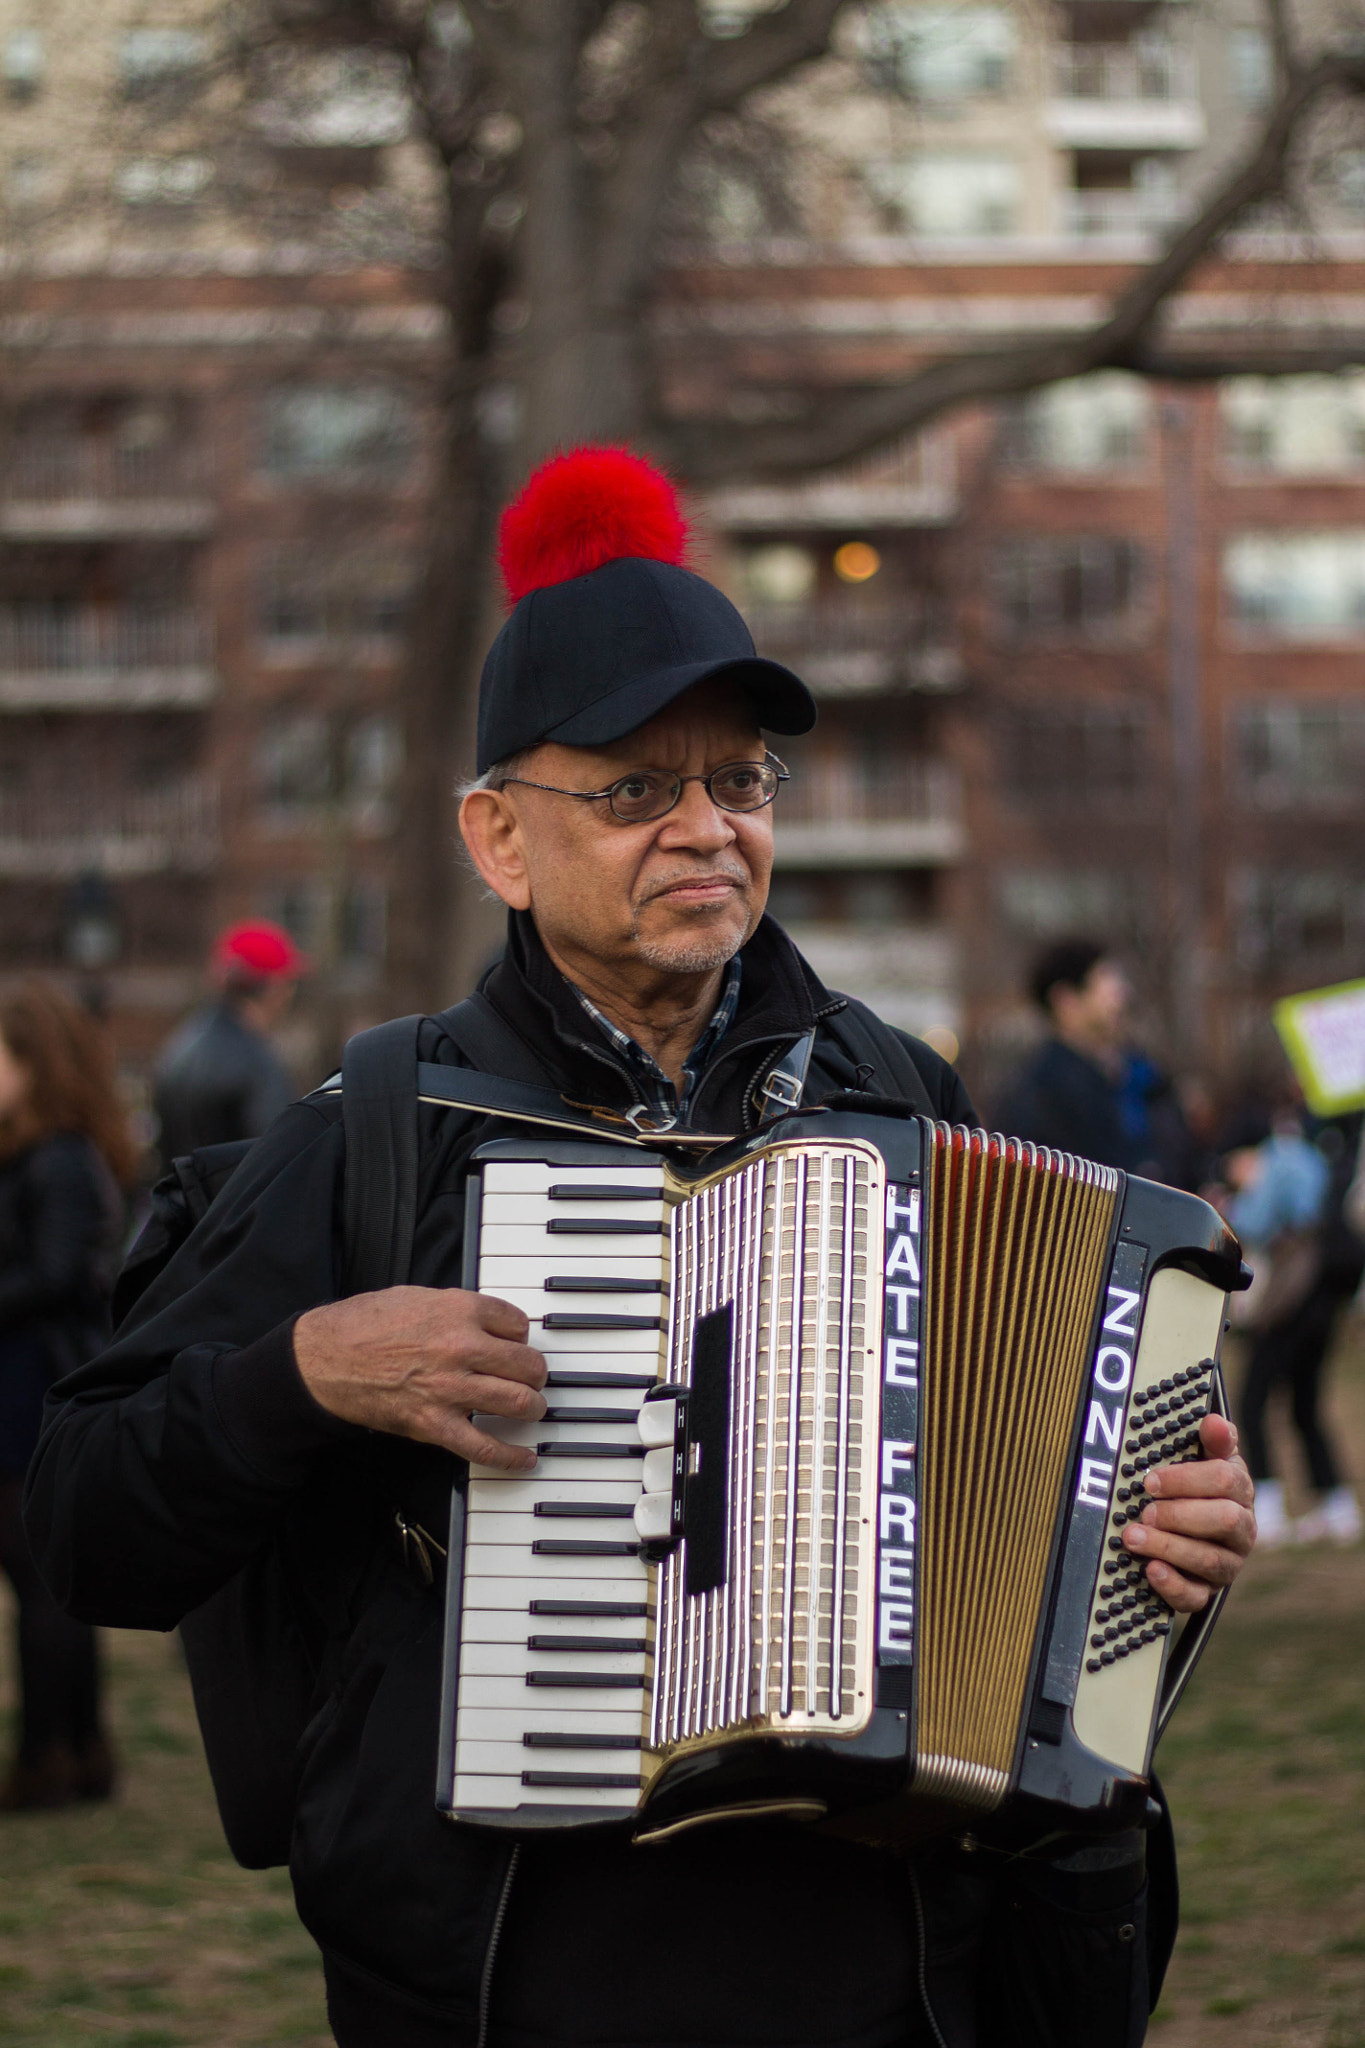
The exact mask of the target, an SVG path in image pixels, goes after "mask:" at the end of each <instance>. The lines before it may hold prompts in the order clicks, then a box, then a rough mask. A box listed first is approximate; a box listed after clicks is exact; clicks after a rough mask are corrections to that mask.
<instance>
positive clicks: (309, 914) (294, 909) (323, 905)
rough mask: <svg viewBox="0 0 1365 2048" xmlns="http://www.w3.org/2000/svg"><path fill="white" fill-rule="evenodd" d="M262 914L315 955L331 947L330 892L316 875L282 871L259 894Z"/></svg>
mask: <svg viewBox="0 0 1365 2048" xmlns="http://www.w3.org/2000/svg"><path fill="white" fill-rule="evenodd" d="M260 909H261V915H262V916H263V917H268V918H269V919H270V920H271V922H272V923H274V924H282V925H283V926H284V928H285V930H286V931H287V932H288V933H289V936H290V938H292V939H293V940H294V942H295V944H296V945H299V946H302V948H303V950H304V952H305V953H309V954H311V955H312V957H313V958H314V959H315V960H317V959H326V958H327V956H328V954H329V953H330V951H331V944H330V938H331V923H332V892H331V890H330V888H329V887H328V885H327V883H326V882H325V881H323V880H322V879H321V878H320V877H318V876H315V875H285V876H283V877H281V879H280V880H279V881H277V882H276V883H275V884H274V886H273V887H272V888H269V889H267V890H265V891H264V892H263V894H262V896H261V898H260Z"/></svg>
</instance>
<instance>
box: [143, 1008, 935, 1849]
mask: <svg viewBox="0 0 1365 2048" xmlns="http://www.w3.org/2000/svg"><path fill="white" fill-rule="evenodd" d="M424 1022H425V1019H424V1018H422V1017H420V1016H412V1017H398V1018H395V1019H393V1020H392V1021H391V1022H389V1023H387V1024H380V1025H376V1026H375V1027H374V1028H373V1029H372V1030H369V1031H363V1032H360V1033H358V1034H357V1036H356V1037H354V1038H352V1039H351V1040H350V1041H349V1042H348V1044H347V1046H346V1049H345V1052H344V1054H343V1058H342V1069H341V1076H340V1082H341V1091H340V1092H341V1108H342V1121H343V1128H344V1130H345V1138H346V1169H345V1182H344V1196H343V1200H344V1246H345V1275H346V1289H345V1291H346V1292H347V1293H348V1294H362V1293H366V1292H368V1291H369V1290H371V1289H375V1288H381V1287H393V1286H398V1285H401V1284H402V1283H403V1282H404V1281H406V1279H407V1277H408V1273H409V1269H410V1265H411V1259H412V1239H413V1231H414V1228H415V1225H416V1208H417V1103H418V1097H419V1093H420V1094H422V1095H423V1096H430V1095H435V1096H437V1097H439V1098H440V1099H442V1100H444V1101H446V1102H449V1103H450V1104H451V1105H452V1106H456V1107H463V1108H467V1109H472V1110H476V1111H478V1112H480V1113H482V1114H494V1115H503V1116H509V1117H513V1118H515V1117H517V1116H521V1117H530V1118H533V1119H534V1120H535V1121H536V1122H537V1123H540V1124H545V1123H554V1124H558V1125H560V1126H561V1127H562V1128H565V1129H568V1130H576V1131H580V1132H590V1133H591V1135H593V1136H595V1137H597V1138H603V1137H610V1136H611V1135H612V1134H611V1133H610V1132H609V1131H606V1130H604V1129H603V1128H602V1126H601V1124H600V1123H599V1124H594V1123H593V1121H592V1119H591V1117H590V1116H586V1115H584V1114H582V1113H580V1112H576V1111H575V1110H574V1109H573V1108H572V1107H571V1106H570V1105H567V1104H566V1103H565V1102H564V1099H563V1097H562V1096H560V1095H559V1094H558V1092H557V1091H555V1090H554V1089H552V1088H548V1087H546V1086H545V1085H544V1081H545V1079H546V1078H547V1077H546V1075H545V1071H544V1069H543V1068H542V1067H541V1066H540V1063H539V1062H538V1061H537V1060H536V1059H535V1057H534V1055H533V1054H532V1053H531V1051H530V1048H529V1047H526V1046H523V1045H522V1044H521V1042H520V1041H519V1040H514V1039H512V1037H511V1035H510V1034H509V1033H508V1031H507V1030H506V1028H505V1027H504V1026H503V1025H502V1023H501V1021H500V1020H499V1019H498V1017H497V1014H496V1012H495V1011H494V1010H493V1008H492V1006H491V1004H489V1003H488V1002H487V1000H486V998H484V997H483V996H479V995H475V996H470V997H468V998H467V999H466V1000H465V1001H464V1002H463V1003H460V1004H459V1005H458V1006H457V1007H456V1008H455V1009H454V1010H453V1011H450V1012H447V1013H446V1014H445V1015H444V1016H443V1017H442V1019H441V1023H442V1026H443V1028H444V1029H445V1031H446V1032H447V1034H448V1035H449V1036H450V1037H451V1038H452V1039H453V1040H454V1041H455V1043H456V1044H457V1045H458V1046H459V1047H460V1049H461V1051H462V1052H463V1053H464V1055H465V1057H466V1058H467V1059H469V1060H471V1061H472V1062H473V1065H472V1066H471V1067H470V1068H455V1067H446V1066H434V1065H426V1064H421V1065H419V1063H418V1034H419V1032H420V1029H421V1026H422V1024H423V1023H424ZM826 1028H827V1029H828V1030H829V1032H830V1033H831V1035H832V1036H833V1037H834V1038H835V1040H836V1042H837V1045H838V1049H839V1053H840V1055H841V1057H842V1060H843V1061H845V1062H846V1063H847V1067H848V1074H847V1079H848V1081H849V1083H850V1084H851V1088H850V1090H849V1092H845V1093H841V1094H838V1095H836V1096H835V1097H834V1100H833V1103H832V1104H831V1106H832V1107H843V1106H846V1107H849V1108H854V1107H857V1108H875V1109H877V1110H879V1111H880V1112H881V1113H882V1114H883V1115H885V1114H888V1113H890V1114H895V1113H897V1112H899V1113H901V1114H906V1113H911V1112H913V1113H918V1114H921V1115H930V1116H931V1115H932V1114H933V1109H932V1106H931V1104H930V1101H929V1097H928V1092H927V1090H926V1088H925V1085H924V1082H923V1079H922V1078H921V1076H920V1073H919V1070H918V1068H917V1067H916V1066H915V1063H914V1061H913V1060H912V1058H911V1057H910V1054H909V1051H908V1050H907V1048H906V1047H905V1045H904V1044H903V1043H902V1041H901V1040H900V1039H899V1038H898V1037H897V1036H896V1035H895V1033H893V1032H892V1031H890V1030H889V1029H888V1028H887V1027H886V1026H885V1025H884V1024H882V1023H881V1021H880V1019H878V1018H876V1017H875V1016H874V1015H873V1013H872V1012H871V1011H869V1010H866V1009H864V1007H863V1006H862V1005H861V1004H854V1003H850V1004H849V1006H848V1008H847V1009H846V1010H843V1011H839V1012H836V1013H835V1014H834V1015H833V1016H831V1017H830V1018H828V1019H827V1020H826ZM509 1069H511V1070H512V1071H508V1070H509ZM873 1080H877V1081H880V1082H881V1083H882V1084H883V1088H882V1089H881V1090H880V1091H879V1092H878V1093H877V1094H876V1095H875V1096H874V1095H872V1094H869V1093H868V1092H867V1090H868V1087H869V1085H870V1083H871V1081H873ZM333 1086H334V1084H333V1083H327V1084H325V1089H330V1088H332V1087H333ZM633 1135H634V1134H632V1136H633ZM254 1144H255V1140H254V1139H243V1140H240V1141H238V1142H236V1143H233V1144H226V1145H209V1146H204V1147H203V1148H201V1149H200V1150H199V1151H197V1152H192V1153H190V1154H189V1155H188V1156H187V1157H185V1158H183V1159H177V1160H175V1161H174V1163H173V1166H172V1170H171V1172H170V1173H169V1174H167V1175H166V1176H165V1178H164V1179H163V1180H161V1181H159V1182H158V1183H157V1185H156V1187H155V1189H154V1190H153V1193H152V1215H151V1218H150V1219H149V1221H148V1223H147V1225H146V1227H145V1228H144V1230H143V1231H142V1233H141V1235H140V1236H139V1238H138V1240H137V1243H136V1244H135V1245H134V1246H133V1248H132V1250H131V1252H130V1253H129V1255H128V1258H127V1260H126V1261H125V1263H124V1267H123V1270H122V1272H121V1273H120V1275H119V1278H118V1281H117V1283H116V1286H115V1290H114V1304H113V1305H114V1317H115V1321H116V1323H117V1322H121V1321H122V1320H123V1318H124V1317H125V1316H126V1315H127V1314H128V1312H129V1310H130V1309H131V1308H132V1307H133V1304H134V1303H135V1302H136V1301H137V1300H138V1298H139V1297H140V1296H141V1294H142V1293H143V1292H144V1291H145V1289H146V1288H147V1287H148V1286H149V1285H150V1283H151V1282H152V1281H153V1280H154V1279H155V1278H156V1277H157V1275H158V1274H159V1273H160V1272H161V1271H162V1270H163V1269H164V1268H165V1267H166V1266H167V1265H168V1264H169V1262H170V1260H171V1258H172V1257H173V1256H174V1254H175V1253H176V1252H177V1251H178V1250H179V1248H180V1246H181V1245H182V1244H184V1242H185V1241H186V1239H187V1238H188V1237H189V1235H190V1233H191V1232H192V1231H193V1230H194V1228H195V1227H196V1225H197V1224H198V1223H200V1222H201V1221H202V1219H203V1218H204V1216H206V1215H207V1213H208V1211H209V1209H210V1208H211V1206H212V1205H213V1203H214V1202H215V1201H216V1200H217V1198H218V1196H219V1195H220V1194H221V1193H222V1191H223V1189H224V1188H225V1187H226V1186H227V1184H228V1182H229V1181H230V1180H231V1178H232V1176H233V1174H234V1173H235V1172H236V1171H237V1169H238V1167H239V1166H240V1165H241V1164H242V1162H243V1160H244V1159H245V1158H246V1157H247V1155H248V1153H249V1152H250V1151H251V1150H252V1148H253V1145H254ZM385 1450H386V1446H384V1445H383V1444H380V1443H378V1442H377V1444H376V1453H375V1454H376V1458H377V1459H378V1460H379V1461H380V1463H381V1464H382V1465H383V1466H384V1467H385V1469H386V1476H388V1475H392V1474H393V1472H394V1469H395V1465H396V1460H395V1459H393V1458H391V1457H389V1458H386V1457H385ZM391 1490H393V1491H395V1493H396V1492H397V1491H398V1488H397V1486H394V1487H393V1488H392V1489H391ZM394 1507H395V1512H396V1514H397V1515H398V1516H399V1526H400V1527H401V1526H403V1524H402V1503H401V1501H400V1500H398V1499H397V1498H396V1499H395V1502H394ZM420 1533H423V1532H419V1534H420ZM420 1554H421V1555H422V1556H423V1557H425V1555H426V1553H425V1550H424V1549H421V1551H420ZM336 1620H337V1625H338V1628H339V1629H343V1630H344V1616H342V1615H341V1614H338V1616H337V1617H336ZM180 1636H181V1641H182V1643H183V1644H184V1650H185V1662H186V1664H187V1666H188V1668H189V1674H190V1684H191V1687H192V1689H193V1693H194V1705H195V1712H196V1714H197V1715H198V1719H199V1727H200V1731H201V1733H202V1736H203V1741H204V1753H205V1756H206V1757H207V1759H208V1766H209V1775H210V1777H211V1778H212V1780H213V1790H214V1796H215V1798H216V1800H217V1802H218V1812H219V1815H220V1817H221V1819H222V1823H223V1832H224V1834H225V1835H226V1837H227V1843H228V1847H229V1848H230V1849H231V1851H232V1854H233V1855H234V1856H235V1857H236V1859H237V1861H238V1862H239V1863H241V1864H243V1865H245V1866H246V1868H247V1869H250V1870H263V1869H266V1868H269V1867H270V1866H272V1865H274V1864H281V1863H287V1862H288V1860H289V1848H290V1837H291V1834H292V1829H293V1816H294V1797H295V1780H296V1771H297V1758H298V1748H299V1742H300V1739H301V1737H302V1736H303V1733H304V1731H305V1729H306V1728H307V1726H308V1723H309V1720H310V1719H311V1717H312V1715H313V1713H314V1711H315V1710H316V1708H317V1706H318V1704H319V1701H318V1692H319V1680H320V1675H321V1673H320V1667H319V1664H318V1660H317V1657H316V1656H315V1654H314V1653H313V1651H312V1650H311V1649H310V1647H309V1642H308V1639H307V1637H306V1635H305V1632H304V1630H303V1629H302V1628H301V1627H300V1625H299V1620H298V1617H297V1615H296V1613H295V1611H294V1608H293V1604H292V1601H291V1599H290V1594H289V1588H288V1584H287V1581H286V1578H285V1574H284V1572H283V1570H282V1568H281V1564H280V1560H279V1557H278V1555H277V1554H276V1552H275V1550H274V1548H273V1546H269V1545H268V1546H266V1548H264V1549H263V1550H261V1551H260V1552H259V1553H258V1554H257V1555H256V1557H254V1558H253V1559H252V1561H251V1562H250V1563H249V1564H248V1565H246V1566H244V1567H243V1569H242V1570H241V1571H239V1572H237V1573H236V1574H235V1576H234V1577H233V1578H231V1579H229V1580H228V1582H227V1584H226V1585H224V1586H221V1587H220V1588H219V1589H218V1591H217V1592H216V1593H214V1594H213V1595H212V1596H211V1597H210V1598H209V1599H208V1600H206V1601H205V1602H204V1603H203V1605H202V1606H200V1607H197V1608H195V1609H194V1610H193V1611H192V1612H191V1613H189V1614H187V1615H186V1616H185V1618H184V1620H183V1621H182V1622H181V1624H180Z"/></svg>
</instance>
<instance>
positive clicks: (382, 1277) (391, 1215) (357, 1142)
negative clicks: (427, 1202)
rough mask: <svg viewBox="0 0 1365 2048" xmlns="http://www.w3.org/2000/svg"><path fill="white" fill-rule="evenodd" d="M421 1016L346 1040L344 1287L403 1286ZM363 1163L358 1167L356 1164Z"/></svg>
mask: <svg viewBox="0 0 1365 2048" xmlns="http://www.w3.org/2000/svg"><path fill="white" fill-rule="evenodd" d="M425 1021H426V1019H425V1018H424V1017H422V1016H420V1015H415V1016H411V1017H394V1018H391V1019H390V1021H389V1022H388V1023H387V1024H376V1025H375V1026H374V1027H373V1029H372V1030H369V1031H358V1032H357V1033H356V1035H355V1037H354V1038H350V1039H348V1040H347V1041H346V1047H345V1050H344V1051H343V1053H342V1056H341V1080H342V1087H341V1114H342V1123H343V1127H344V1129H345V1132H346V1172H345V1177H344V1182H343V1213H344V1224H343V1235H344V1243H345V1257H346V1287H347V1291H348V1293H351V1294H367V1293H369V1292H370V1291H371V1290H372V1289H375V1288H379V1287H396V1286H401V1285H402V1283H403V1282H404V1281H405V1280H406V1279H407V1277H408V1272H409V1269H410V1267H411V1264H412V1238H413V1232H414V1230H415V1229H416V1226H417V1034H418V1032H419V1031H420V1029H421V1027H422V1025H423V1024H424V1023H425ZM362 1162H363V1165H362Z"/></svg>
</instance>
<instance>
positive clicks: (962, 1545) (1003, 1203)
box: [916, 1125, 1119, 1806]
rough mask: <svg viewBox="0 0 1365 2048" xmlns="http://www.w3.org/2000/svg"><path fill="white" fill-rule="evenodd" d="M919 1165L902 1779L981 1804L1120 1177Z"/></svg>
mask: <svg viewBox="0 0 1365 2048" xmlns="http://www.w3.org/2000/svg"><path fill="white" fill-rule="evenodd" d="M928 1167H929V1170H928V1174H927V1181H928V1188H927V1197H928V1200H927V1207H928V1225H927V1230H926V1239H927V1242H928V1245H929V1246H930V1248H931V1250H930V1254H929V1266H930V1270H929V1273H928V1274H927V1275H926V1316H925V1325H926V1327H925V1332H924V1341H923V1354H924V1369H923V1374H922V1379H921V1387H922V1392H921V1402H922V1407H921V1420H920V1480H919V1487H920V1491H919V1516H920V1528H919V1547H920V1554H921V1558H922V1566H921V1576H920V1594H919V1598H920V1621H919V1657H920V1663H919V1701H918V1727H917V1733H916V1748H917V1751H918V1759H917V1762H918V1768H917V1773H916V1775H917V1781H918V1782H919V1784H920V1786H921V1788H922V1789H923V1790H924V1791H925V1792H926V1793H939V1794H941V1795H942V1796H944V1797H948V1798H953V1799H955V1800H958V1801H961V1802H962V1803H963V1804H972V1805H976V1804H980V1805H982V1806H993V1805H995V1804H996V1803H997V1801H998V1800H999V1799H1000V1797H1001V1796H1002V1795H1003V1793H1004V1791H1005V1787H1006V1785H1007V1783H1008V1779H1009V1773H1010V1767H1011V1764H1012V1763H1013V1760H1014V1752H1015V1745H1016V1740H1017V1737H1018V1732H1019V1726H1020V1720H1021V1716H1022V1712H1023V1704H1024V1695H1025V1692H1026V1689H1027V1686H1028V1681H1029V1675H1030V1671H1031V1667H1032V1661H1033V1649H1034V1641H1035V1637H1036V1634H1037V1617H1038V1614H1039V1610H1040V1607H1041V1605H1042V1599H1043V1589H1044V1582H1045V1579H1046V1576H1047V1569H1048V1564H1049V1561H1050V1558H1051V1552H1052V1542H1053V1534H1054V1531H1055V1529H1056V1527H1057V1523H1058V1519H1059V1516H1060V1513H1061V1507H1062V1501H1063V1498H1064V1490H1065V1485H1066V1480H1067V1476H1068V1466H1069V1463H1070V1457H1071V1444H1072V1432H1073V1426H1074V1423H1075V1418H1076V1412H1077V1408H1078V1406H1079V1404H1080V1398H1081V1391H1082V1386H1083V1383H1084V1379H1085V1373H1086V1367H1087V1365H1088V1363H1089V1357H1088V1340H1089V1338H1090V1332H1091V1328H1092V1326H1093V1323H1094V1318H1095V1310H1096V1306H1097V1304H1098V1302H1099V1297H1100V1290H1101V1288H1102V1286H1103V1284H1104V1272H1105V1254H1106V1252H1107V1250H1108V1246H1109V1237H1110V1232H1111V1228H1112V1224H1113V1217H1114V1211H1115V1208H1116V1206H1117V1203H1118V1189H1119V1177H1118V1175H1117V1174H1116V1173H1115V1172H1114V1171H1113V1170H1112V1169H1111V1168H1109V1167H1104V1166H1093V1165H1090V1164H1089V1163H1088V1162H1084V1161H1080V1160H1075V1159H1069V1158H1065V1157H1063V1156H1060V1155H1053V1156H1051V1157H1049V1155H1047V1154H1046V1153H1045V1154H1043V1155H1042V1157H1041V1159H1040V1158H1039V1155H1038V1154H1037V1153H1036V1152H1035V1150H1034V1148H1033V1147H1032V1146H1025V1145H1022V1144H1020V1143H1019V1142H1018V1141H1017V1140H1004V1139H1001V1138H997V1137H989V1138H988V1137H987V1136H986V1134H985V1132H984V1131H970V1132H968V1131H963V1130H948V1129H946V1128H944V1127H943V1126H942V1125H940V1126H938V1127H937V1128H936V1129H935V1131H934V1134H933V1140H932V1144H931V1147H930V1151H929V1162H928Z"/></svg>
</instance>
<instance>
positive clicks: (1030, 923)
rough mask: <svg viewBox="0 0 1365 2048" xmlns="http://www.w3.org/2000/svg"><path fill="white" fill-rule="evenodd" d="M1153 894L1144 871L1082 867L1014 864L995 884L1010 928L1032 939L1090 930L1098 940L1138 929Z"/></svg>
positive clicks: (1119, 939) (1122, 937)
mask: <svg viewBox="0 0 1365 2048" xmlns="http://www.w3.org/2000/svg"><path fill="white" fill-rule="evenodd" d="M1152 893H1153V892H1152V884H1151V881H1150V879H1149V878H1148V877H1146V876H1141V875H1135V874H1133V873H1131V872H1130V871H1127V870H1125V871H1122V872H1118V871H1115V870H1114V869H1112V868H1088V867H1081V866H1068V867H1012V868H1007V869H1005V870H1004V871H1003V872H1002V873H1001V874H1000V875H999V877H998V878H997V883H996V900H997V902H998V903H999V905H1000V911H1001V915H1002V916H1003V918H1004V921H1005V923H1006V924H1007V925H1009V926H1010V928H1011V929H1012V930H1013V931H1016V932H1018V933H1020V934H1021V935H1022V936H1024V937H1026V938H1031V939H1050V938H1059V937H1061V936H1062V935H1063V934H1064V933H1068V932H1093V933H1094V935H1095V937H1096V939H1097V940H1098V941H1099V942H1100V943H1101V944H1110V943H1120V942H1122V941H1123V940H1125V939H1128V938H1131V937H1132V936H1133V935H1134V934H1135V933H1136V932H1137V931H1138V930H1140V928H1141V925H1142V921H1143V920H1142V905H1143V903H1144V901H1149V900H1151V899H1152Z"/></svg>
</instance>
